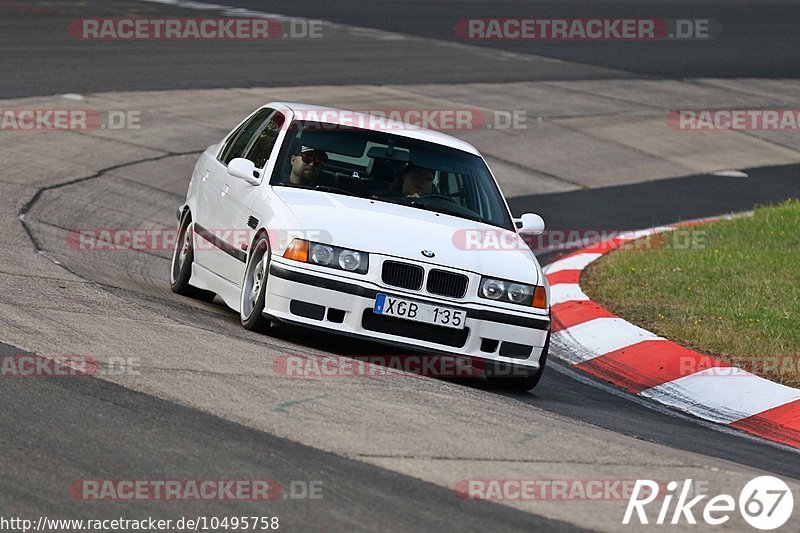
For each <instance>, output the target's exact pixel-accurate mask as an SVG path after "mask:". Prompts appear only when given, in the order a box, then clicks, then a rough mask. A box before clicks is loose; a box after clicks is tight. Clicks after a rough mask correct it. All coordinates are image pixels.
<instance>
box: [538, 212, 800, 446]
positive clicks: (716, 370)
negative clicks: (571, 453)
mask: <svg viewBox="0 0 800 533" xmlns="http://www.w3.org/2000/svg"><path fill="white" fill-rule="evenodd" d="M699 223H703V222H689V223H683V224H677V225H671V226H662V227H658V228H651V229H647V230H642V231H636V232H629V233H624V234H620V235H619V236H617V237H615V238H613V239H609V240H606V241H603V242H601V243H598V244H595V245H592V246H589V247H586V248H583V249H581V250H579V251H577V252H574V253H571V254H570V255H568V256H566V257H564V258H562V259H559V260H558V261H555V262H553V263H550V264H549V265H547V266H545V267H544V272H545V274H546V275H547V279H548V281H549V282H550V297H551V305H552V332H553V333H552V336H551V342H552V343H553V345H554V346H555V347H558V348H560V349H558V350H554V355H555V354H559V356H560V358H561V359H563V360H565V361H566V362H568V363H569V364H570V365H571V366H572V367H573V368H575V369H580V370H582V371H584V372H587V373H589V374H592V375H594V376H597V377H599V378H601V379H603V380H606V381H609V382H611V383H612V384H614V385H616V386H619V387H621V388H623V389H625V390H627V391H628V392H631V393H633V394H637V395H640V396H643V397H645V398H649V399H651V400H654V401H656V402H659V403H661V404H664V405H667V406H669V407H673V408H676V409H679V410H681V411H684V412H687V413H690V414H692V415H694V416H697V417H700V418H702V419H705V420H710V421H712V422H716V423H719V424H725V425H728V426H730V427H732V428H736V429H739V430H743V431H745V432H747V433H750V434H753V435H756V436H758V437H762V438H765V439H768V440H771V441H775V442H779V443H782V444H785V445H788V446H791V447H794V448H800V389H795V388H792V387H787V386H785V385H780V384H778V383H775V382H772V381H769V380H767V379H764V378H761V377H758V376H755V375H753V374H751V373H749V372H746V371H745V370H742V369H739V368H736V367H733V366H732V365H730V364H728V363H725V362H723V361H719V360H717V359H714V358H713V357H711V356H708V355H703V354H700V353H697V352H694V351H692V350H689V349H687V348H684V347H682V346H679V345H678V344H675V343H674V342H671V341H668V340H666V339H664V338H661V337H659V336H657V335H655V334H653V333H651V332H649V331H646V330H644V329H642V328H640V327H637V326H634V325H633V324H631V323H629V322H626V321H625V320H623V319H621V318H619V317H616V316H614V315H613V314H611V313H610V312H609V311H608V310H606V309H604V308H603V307H601V306H600V305H598V304H596V303H595V302H593V301H591V300H590V299H589V297H588V296H587V295H586V294H584V292H583V291H582V290H581V287H580V277H581V273H582V272H583V270H584V269H585V268H586V267H587V266H588V265H589V264H590V263H592V262H593V261H595V260H596V259H597V258H599V257H601V256H602V255H604V254H606V253H608V252H610V251H612V250H614V249H616V248H618V247H619V246H620V245H622V244H623V243H625V242H628V241H632V240H635V239H638V238H640V237H644V236H647V235H654V234H656V233H662V232H665V231H671V230H674V229H676V228H677V227H679V226H686V225H695V224H699Z"/></svg>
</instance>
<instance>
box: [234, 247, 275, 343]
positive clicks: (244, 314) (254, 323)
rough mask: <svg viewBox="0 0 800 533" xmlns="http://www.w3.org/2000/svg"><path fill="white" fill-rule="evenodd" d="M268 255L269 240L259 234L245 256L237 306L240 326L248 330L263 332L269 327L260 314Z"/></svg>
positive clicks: (265, 284) (263, 298)
mask: <svg viewBox="0 0 800 533" xmlns="http://www.w3.org/2000/svg"><path fill="white" fill-rule="evenodd" d="M269 257H270V253H269V242H268V241H267V238H266V237H265V236H264V235H261V236H260V237H258V238H257V239H256V241H255V243H254V244H253V247H252V249H251V251H250V255H249V256H248V258H247V265H246V266H245V269H244V280H243V281H242V297H241V302H240V306H239V310H240V311H239V315H240V318H241V321H242V326H244V327H245V329H249V330H250V331H261V332H264V331H266V330H267V329H269V325H270V321H269V320H268V319H266V318H264V315H263V314H262V313H263V312H264V303H265V301H266V294H267V275H268V272H269Z"/></svg>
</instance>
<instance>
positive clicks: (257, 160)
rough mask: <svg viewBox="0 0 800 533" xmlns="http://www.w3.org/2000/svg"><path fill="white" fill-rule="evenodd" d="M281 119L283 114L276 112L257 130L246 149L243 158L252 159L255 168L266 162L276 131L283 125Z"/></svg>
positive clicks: (273, 143) (276, 134) (275, 137)
mask: <svg viewBox="0 0 800 533" xmlns="http://www.w3.org/2000/svg"><path fill="white" fill-rule="evenodd" d="M283 121H284V117H283V115H281V114H280V113H277V112H276V113H275V114H274V115H273V116H272V118H271V119H270V120H269V121H268V122H267V123H266V125H265V126H264V127H263V129H262V130H261V131H260V132H258V134H257V135H256V138H255V140H254V141H253V143H252V144H251V145H250V149H249V150H247V155H245V156H244V158H245V159H249V160H250V161H252V162H253V163H254V164H255V166H256V168H264V165H266V164H267V160H268V159H269V155H270V154H271V153H272V148H273V147H274V146H275V141H276V140H277V138H278V133H280V131H281V126H283Z"/></svg>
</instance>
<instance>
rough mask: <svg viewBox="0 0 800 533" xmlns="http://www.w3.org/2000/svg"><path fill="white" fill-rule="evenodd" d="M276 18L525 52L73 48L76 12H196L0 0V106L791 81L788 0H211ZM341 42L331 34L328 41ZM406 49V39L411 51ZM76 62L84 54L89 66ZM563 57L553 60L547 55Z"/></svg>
mask: <svg viewBox="0 0 800 533" xmlns="http://www.w3.org/2000/svg"><path fill="white" fill-rule="evenodd" d="M215 3H217V4H223V5H230V6H235V7H240V8H247V9H254V10H259V11H262V12H264V11H266V12H268V13H277V14H282V15H289V16H297V17H308V18H311V19H315V20H326V21H332V22H336V23H339V24H346V25H349V26H353V27H359V28H369V29H377V30H383V31H390V32H397V33H401V34H404V35H409V36H419V37H425V38H428V39H433V40H436V41H444V42H446V43H450V44H456V45H458V46H469V47H483V48H485V49H486V50H489V51H496V52H499V51H504V52H513V53H515V54H519V55H521V56H529V57H530V58H531V60H530V61H524V62H521V61H519V56H513V57H505V58H502V57H501V58H495V59H493V60H490V61H485V62H474V61H470V62H466V61H465V59H464V58H463V57H461V56H460V55H459V53H458V51H457V50H456V49H454V48H452V47H445V48H444V49H443V50H442V52H443V53H441V54H437V53H435V52H436V50H437V49H438V48H439V46H438V45H434V44H433V42H434V41H426V42H422V43H416V44H414V45H413V46H412V45H410V44H409V43H408V41H407V40H403V38H402V37H398V38H396V39H392V38H390V37H389V36H387V38H386V39H385V40H383V41H381V40H378V41H375V40H371V41H369V42H363V41H361V40H360V38H359V36H358V32H357V31H352V30H345V31H338V30H334V31H332V32H331V34H330V35H329V38H325V39H316V40H315V39H290V40H281V39H278V40H275V41H270V42H269V43H267V44H264V45H263V46H253V44H252V43H248V42H242V41H239V42H236V41H215V42H198V41H194V42H184V43H174V42H172V43H170V42H163V41H161V42H159V41H136V42H113V41H107V42H97V41H81V40H77V39H75V38H73V37H71V36H70V35H69V34H68V33H67V32H65V31H64V28H66V27H67V26H68V25H69V23H70V22H71V21H73V20H75V19H79V18H84V17H131V16H135V17H158V16H164V14H165V13H166V14H169V15H170V16H186V17H198V16H202V11H196V10H189V9H179V8H175V7H173V6H165V5H161V4H155V3H145V2H135V1H128V2H125V1H121V0H110V1H99V0H87V1H84V2H80V3H76V2H46V1H38V2H25V3H23V2H11V1H7V2H2V3H0V35H2V43H3V46H2V48H0V64H2V65H3V70H4V72H5V73H12V75H4V76H3V79H2V80H0V98H8V97H22V96H31V95H47V94H58V93H75V92H77V93H81V92H97V91H116V90H119V91H133V90H160V89H177V88H194V89H199V88H217V87H249V86H254V87H256V86H292V85H313V84H321V85H322V84H333V85H337V84H358V83H365V84H378V85H382V84H392V83H460V82H503V81H521V80H536V81H541V80H570V79H607V78H626V77H630V78H636V77H655V78H685V77H740V78H746V77H774V78H778V77H782V78H792V77H798V76H800V62H798V61H797V50H798V48H799V47H800V34H798V32H797V30H796V28H797V27H798V26H800V7H798V4H797V3H796V2H792V1H787V0H783V1H778V2H759V1H757V0H751V1H715V0H702V1H698V2H686V1H672V0H657V1H644V0H639V1H624V2H617V1H611V0H602V1H594V0H577V1H567V2H563V1H553V0H550V1H545V2H526V1H519V0H516V1H515V0H505V1H503V0H494V1H491V2H484V1H473V0H456V1H450V2H430V1H427V0H412V1H403V2H400V1H396V0H389V1H387V0H358V1H349V0H345V1H341V0H340V1H328V0H311V1H305V2H294V1H287V0H278V1H271V2H268V3H267V2H261V1H259V0H230V1H220V2H215ZM470 17H474V18H480V17H487V18H489V17H492V18H493V17H516V18H526V17H538V18H581V17H591V18H595V17H597V18H603V17H620V18H637V17H638V18H665V19H709V20H714V21H715V22H716V23H717V24H718V25H719V27H720V28H721V33H720V34H719V35H718V36H716V37H715V38H713V39H697V40H680V41H678V40H674V41H673V40H666V41H665V40H659V41H653V42H645V41H640V42H619V41H617V42H614V41H603V42H598V41H593V42H574V41H569V42H558V41H510V40H503V41H498V40H496V41H480V42H477V41H469V42H465V41H464V40H463V39H461V38H460V37H459V36H458V35H457V34H456V32H455V31H454V26H455V23H456V22H457V21H458V20H459V19H462V18H470ZM340 34H341V35H340ZM412 44H413V43H412ZM89 59H90V60H89ZM553 59H556V60H563V61H553Z"/></svg>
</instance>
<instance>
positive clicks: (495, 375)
mask: <svg viewBox="0 0 800 533" xmlns="http://www.w3.org/2000/svg"><path fill="white" fill-rule="evenodd" d="M549 351H550V332H548V333H547V339H545V341H544V347H543V348H542V355H540V356H539V369H538V370H535V371H533V372H531V371H527V370H525V369H524V368H523V367H521V366H517V365H513V364H511V363H492V364H487V367H486V379H487V380H488V381H489V385H491V386H493V387H498V388H502V389H508V390H515V391H529V390H531V389H533V388H534V387H536V385H538V384H539V380H540V379H542V374H543V373H544V367H545V365H546V363H547V354H548V352H549Z"/></svg>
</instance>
